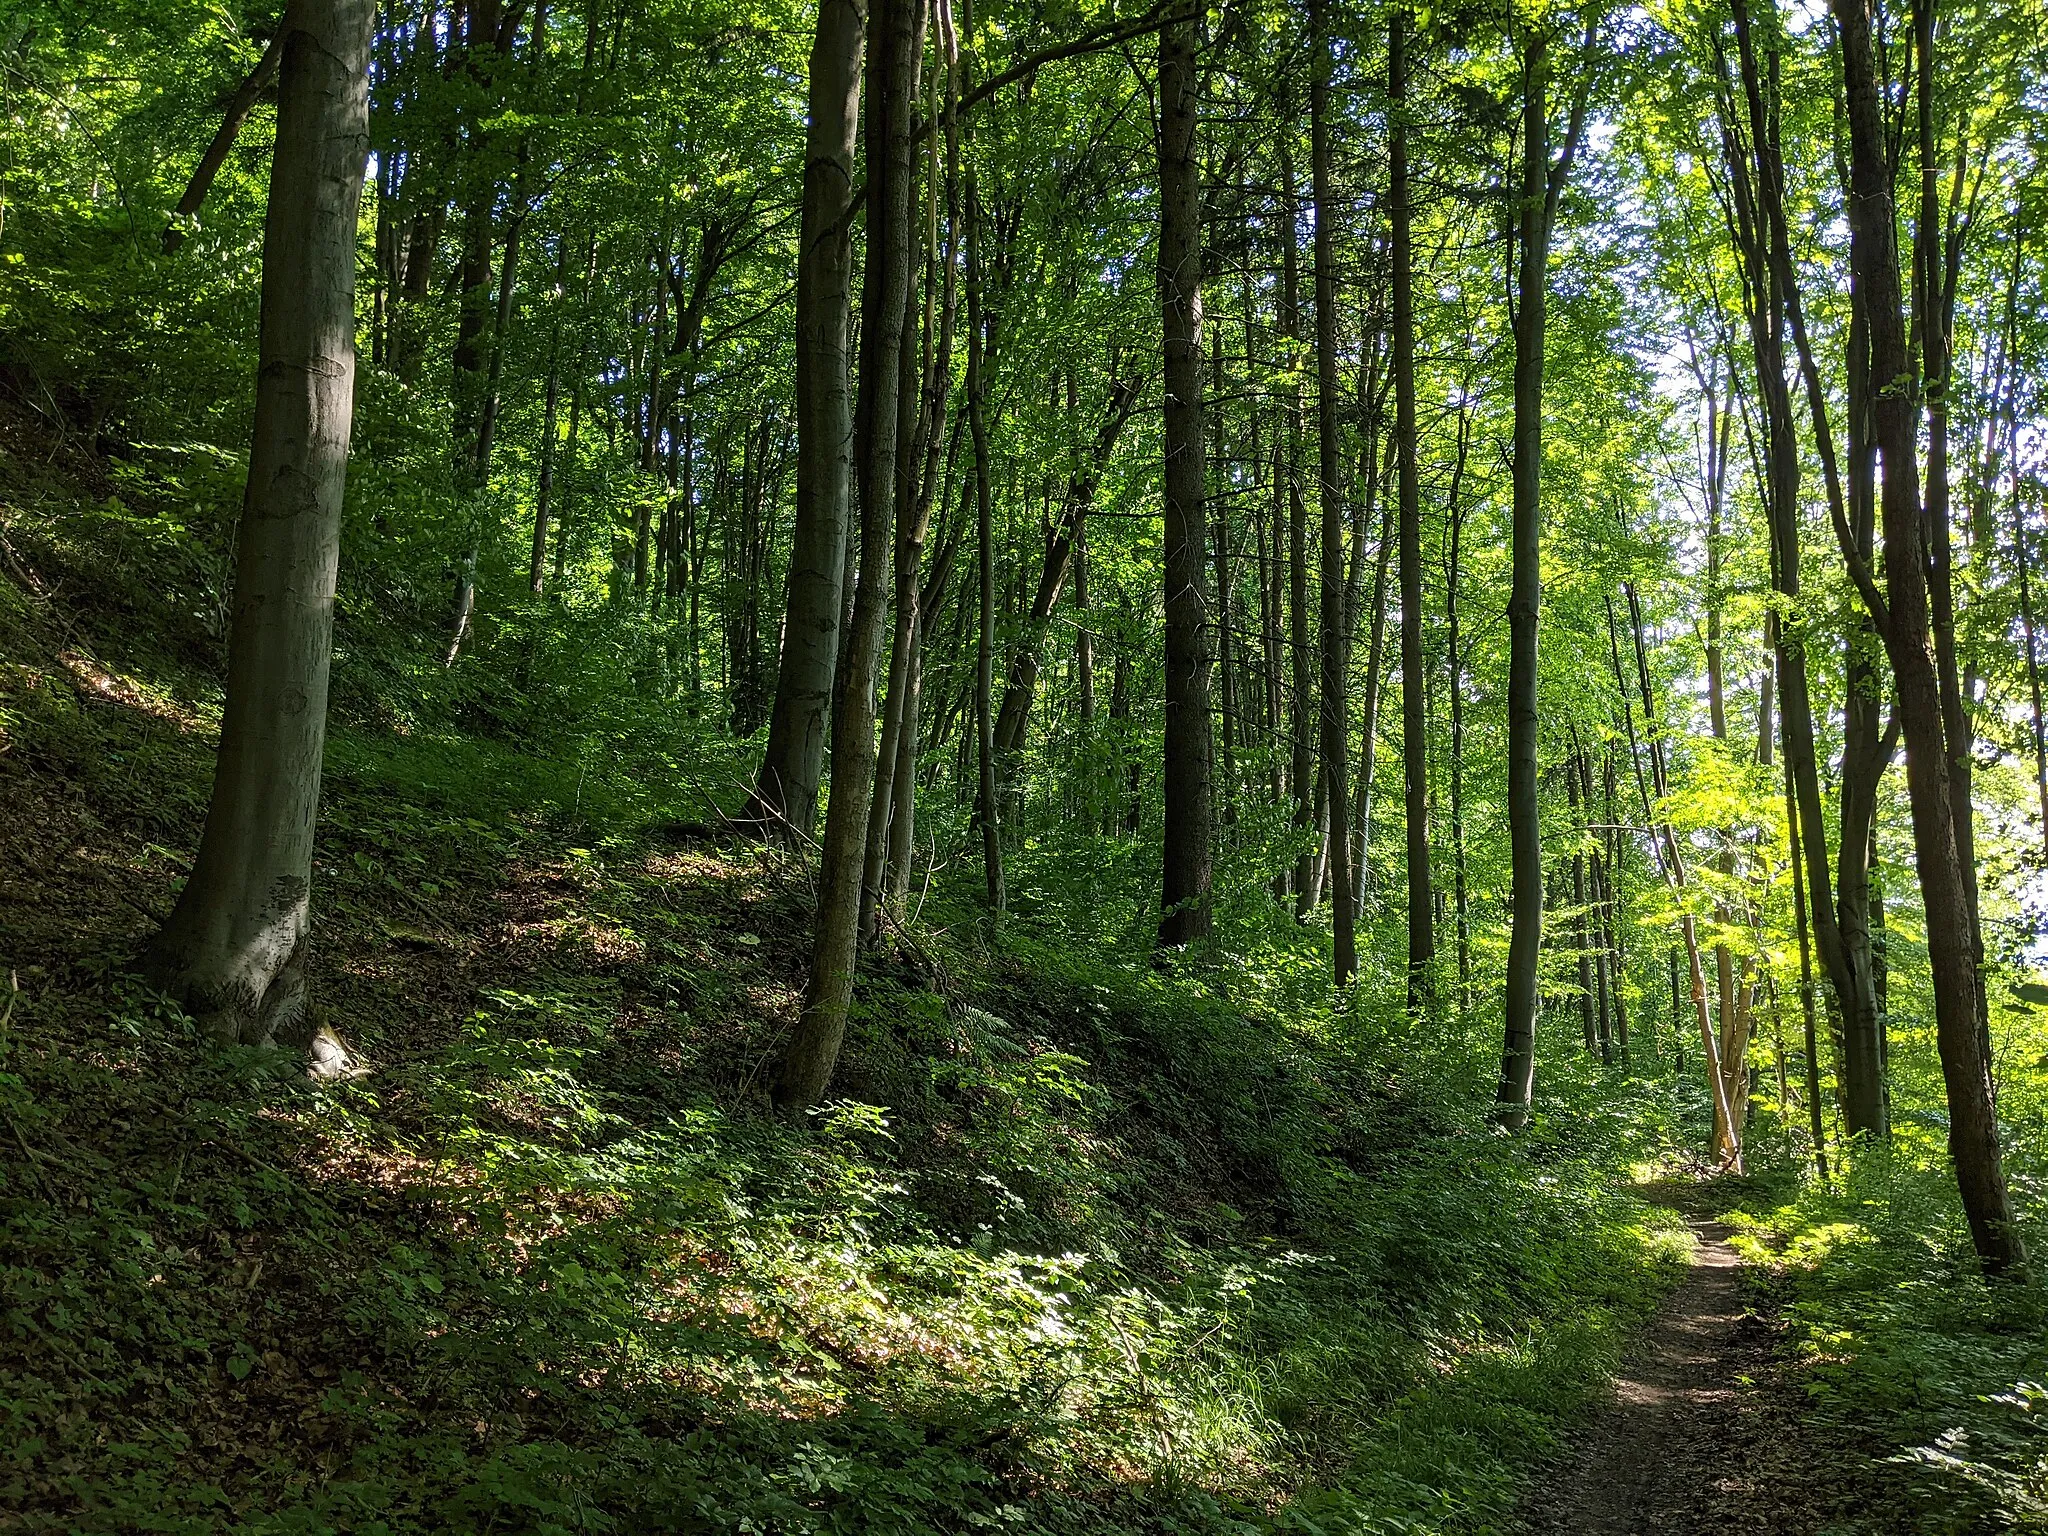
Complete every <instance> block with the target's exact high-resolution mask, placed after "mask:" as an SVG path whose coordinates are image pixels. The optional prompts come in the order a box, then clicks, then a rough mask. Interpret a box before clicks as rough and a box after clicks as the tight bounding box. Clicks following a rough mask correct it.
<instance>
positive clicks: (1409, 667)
mask: <svg viewBox="0 0 2048 1536" xmlns="http://www.w3.org/2000/svg"><path fill="white" fill-rule="evenodd" d="M1407 113H1408V13H1407V12H1406V11H1405V10H1403V9H1401V8H1400V7H1399V6H1396V7H1395V8H1394V10H1393V11H1392V12H1391V13H1390V14H1389V16H1388V21H1387V142H1388V148H1387V164H1388V189H1387V202H1388V205H1389V207H1390V208H1391V210H1392V219H1393V246H1394V249H1393V258H1394V443H1395V448H1394V453H1395V458H1396V461H1397V463H1398V465H1399V472H1398V478H1399V484H1400V497H1401V758H1402V765H1403V768H1404V770H1405V771H1404V774H1403V780H1404V783H1405V785H1406V788H1407V816H1408V1011H1409V1012H1410V1013H1412V1014H1416V1015H1421V1014H1423V1013H1426V1012H1427V1011H1429V1009H1430V1008H1431V1007H1433V1006H1434V1003H1435V986H1436V911H1435V905H1436V894H1435V888H1434V882H1433V881H1432V880H1431V878H1430V867H1429V860H1430V840H1429V740H1428V729H1429V722H1428V718H1427V715H1426V713H1425V709H1424V705H1425V702H1426V700H1425V695H1424V690H1425V686H1426V685H1425V683H1424V681H1423V676H1424V662H1423V654H1422V483H1421V475H1420V468H1419V465H1418V463H1417V454H1416V443H1415V275H1414V264H1415V259H1414V251H1413V241H1412V237H1411V233H1410V227H1409V226H1410V221H1411V213H1410V209H1409V190H1408V120H1407Z"/></svg>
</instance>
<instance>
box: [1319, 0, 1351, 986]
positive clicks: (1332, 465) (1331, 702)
mask: <svg viewBox="0 0 2048 1536" xmlns="http://www.w3.org/2000/svg"><path fill="white" fill-rule="evenodd" d="M1325 11H1326V6H1325V4H1324V3H1323V0H1317V3H1316V4H1314V5H1313V6H1312V8H1311V10H1310V18H1311V19H1310V23H1309V25H1310V28H1311V30H1312V31H1313V32H1314V35H1315V61H1314V63H1313V65H1312V66H1311V69H1310V75H1309V177H1310V183H1311V187H1312V190H1313V193H1314V197H1315V285H1316V447H1317V453H1316V461H1317V475H1316V480H1317V486H1316V491H1317V501H1318V504H1319V506H1320V508H1321V511H1322V525H1323V526H1322V619H1323V643H1322V663H1323V667H1322V672H1323V679H1322V681H1323V689H1322V738H1323V741H1322V745H1323V763H1322V768H1323V783H1324V793H1325V795H1326V796H1327V801H1328V810H1327V822H1326V825H1327V826H1328V828H1329V832H1328V834H1327V848H1328V852H1327V857H1328V860H1329V884H1330V927H1331V931H1332V934H1333V940H1334V942H1333V946H1332V967H1333V970H1334V972H1335V976H1336V982H1337V985H1338V986H1340V987H1342V986H1345V985H1347V984H1349V983H1350V982H1351V981H1352V980H1354V979H1355V978H1356V977H1357V975H1358V942H1357V939H1356V937H1355V932H1354V927H1353V924H1354V921H1355V916H1356V914H1355V912H1354V909H1353V907H1352V904H1351V840H1350V837H1349V836H1348V830H1349V828H1350V825H1351V818H1350V815H1349V813H1348V805H1349V799H1348V795H1347V790H1348V779H1349V774H1350V762H1349V758H1350V753H1349V752H1348V751H1347V750H1346V749H1347V745H1348V739H1349V736H1350V730H1349V719H1350V709H1349V707H1348V705H1349V699H1348V697H1347V690H1346V686H1345V685H1346V684H1347V683H1348V681H1349V677H1348V673H1349V672H1350V670H1351V646H1350V644H1349V640H1350V636H1349V634H1348V633H1347V630H1346V626H1345V611H1344V607H1345V604H1344V596H1345V594H1344V497H1343V487H1342V483H1341V481H1342V476H1343V469H1342V467H1341V465H1342V460H1341V458H1340V456H1339V450H1338V439H1337V412H1338V409H1339V405H1338V390H1337V271H1336V240H1335V236H1334V226H1335V224H1336V219H1337V202H1336V199H1335V197H1334V196H1333V195H1332V189H1331V185H1330V122H1329V118H1330V46H1331V44H1330V38H1329V37H1328V35H1327V34H1326V31H1325V26H1324V22H1325Z"/></svg>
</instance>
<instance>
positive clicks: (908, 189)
mask: <svg viewBox="0 0 2048 1536" xmlns="http://www.w3.org/2000/svg"><path fill="white" fill-rule="evenodd" d="M924 13H925V6H924V0H879V3H877V4H876V5H875V7H874V9H873V11H872V12H871V14H872V16H873V19H874V31H875V48H874V51H873V53H872V55H871V56H870V58H869V60H868V70H867V72H868V122H867V156H866V171H867V227H868V232H869V238H868V256H867V267H866V271H865V272H864V274H863V279H862V287H861V336H860V399H859V406H858V409H857V412H856V416H855V431H854V467H855V480H856V483H857V485H858V489H859V495H860V569H859V573H858V575H857V578H856V587H855V591H854V599H853V621H852V627H851V630H850V633H849V641H850V643H849V645H848V647H847V653H846V668H847V675H846V677H845V678H844V679H843V682H844V686H843V687H842V688H841V689H840V691H839V699H838V706H837V709H836V711H835V718H834V719H833V722H832V740H833V752H832V791H831V798H830V802H829V804H828V806H827V808H826V815H825V846H824V851H823V854H822V856H821V857H820V859H819V862H818V916H817V926H816V931H815V933H814V935H813V938H812V942H811V972H810V977H809V979H808V981H807V982H806V984H805V987H804V1007H803V1012H802V1014H800V1015H799V1016H798V1019H797V1025H796V1029H795V1031H794V1032H793V1033H792V1034H791V1036H790V1041H789V1045H788V1048H787V1049H786V1050H785V1052H784V1054H783V1058H782V1066H781V1071H780V1072H779V1074H778V1075H777V1078H776V1083H775V1100H776V1103H777V1105H778V1106H779V1107H780V1108H782V1109H783V1110H784V1111H785V1112H788V1111H794V1110H803V1109H808V1108H810V1107H811V1106H812V1105H814V1104H816V1103H817V1102H818V1101H819V1100H820V1099H821V1098H823V1097H824V1094H825V1089H826V1087H827V1086H828V1085H829V1084H830V1082H831V1080H832V1072H833V1068H834V1067H835V1066H836V1065H837V1063H838V1060H839V1047H840V1043H841V1042H842V1041H843V1040H844V1038H845V1035H846V1014H847V1008H848V1006H849V1004H850V1003H851V1002H852V1000H853V977H854V969H855V966H856V965H857V963H858V957H859V952H860V950H859V942H858V939H859V922H860V886H861V872H862V867H863V864H864V862H865V855H866V851H867V822H868V812H869V809H870V804H871V796H872V794H873V791H874V779H875V667H876V661H877V659H878V657H879V654H880V650H881V638H882V620H883V618H884V617H885V615H886V614H887V612H888V604H889V562H890V554H891V550H890V544H891V533H892V524H893V520H894V517H895V512H896V495H897V473H896V468H897V451H898V446H899V445H898V440H897V420H898V412H899V410H900V408H901V405H902V378H901V369H902V364H903V349H902V339H903V327H904V320H905V310H906V307H907V305H906V300H907V297H908V289H909V285H910V271H911V265H912V263H911V249H912V247H911V232H910V223H911V220H910V213H911V208H912V207H913V206H914V203H915V196H914V193H915V188H916V181H917V174H916V155H915V150H914V145H915V140H914V139H913V138H912V136H911V124H912V120H913V117H914V109H915V106H916V103H917V76H918V58H919V55H920V54H921V53H922V51H923V49H922V45H923V36H924Z"/></svg>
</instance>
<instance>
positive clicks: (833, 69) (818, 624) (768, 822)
mask: <svg viewBox="0 0 2048 1536" xmlns="http://www.w3.org/2000/svg"><path fill="white" fill-rule="evenodd" d="M865 17H866V13H865V11H864V10H863V8H862V7H861V6H860V5H858V4H857V3H855V0H819V6H818V30H817V37H816V39H815V41H814V42H813V44H812V47H811V61H810V89H809V114H810V115H809V127H808V128H807V129H806V131H805V140H804V180H803V210H802V215H801V227H800V230H799V233H798V236H797V269H796V289H797V292H796V356H797V365H796V430H797V468H796V528H795V531H794V533H793V534H792V535H791V542H790V552H789V601H788V607H787V611H786V616H785V619H784V622H783V626H782V663H781V666H780V667H779V668H778V669H777V671H776V674H775V700H774V703H773V704H772V705H771V706H770V709H769V716H768V745H767V748H766V750H765V751H764V752H763V754H762V757H761V770H760V773H759V774H758V776H757V777H756V778H755V781H754V789H753V792H752V794H751V795H750V796H749V798H748V802H747V806H746V809H745V810H744V811H743V812H742V813H741V815H740V818H739V819H740V821H741V822H742V823H745V824H750V825H752V826H754V827H756V828H758V829H759V830H761V831H763V832H766V833H769V834H773V835H783V836H789V837H797V838H807V837H809V836H810V834H811V829H812V828H813V827H814V826H815V825H816V824H817V818H818V778H819V775H820V773H821V772H822V771H823V768H824V761H825V713H826V710H827V708H828V706H829V704H830V702H831V700H832V696H833V690H832V678H833V670H834V667H835V665H836V664H837V661H838V657H839V618H840V614H839V608H840V600H841V595H842V584H843V582H844V580H845V569H846V542H847V523H848V519H847V499H848V487H849V482H850V479H851V473H850V471H851V465H850V463H849V460H848V448H849V445H850V443H851V439H852V433H853V420H852V409H851V401H850V400H849V398H848V396H849V383H848V374H847V347H848V336H847V328H848V323H849V321H848V314H847V301H848V297H849V295H850V293H851V291H852V285H853V227H852V226H853V218H852V213H853V209H852V203H853V141H854V131H855V126H856V124H857V121H858V119H859V117H860V65H861V48H862V42H863V36H862V34H863V29H864V27H865Z"/></svg>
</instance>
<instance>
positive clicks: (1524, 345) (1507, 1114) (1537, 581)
mask: <svg viewBox="0 0 2048 1536" xmlns="http://www.w3.org/2000/svg"><path fill="white" fill-rule="evenodd" d="M1521 54H1522V61H1521V62H1522V169H1521V187H1520V194H1519V197H1518V199H1517V203H1518V206H1517V210H1516V221H1515V231H1516V255H1517V260H1518V268H1517V272H1516V279H1515V301H1516V302H1515V313H1514V323H1513V330H1514V343H1515V369H1514V389H1515V438H1514V453H1513V461H1512V475H1511V478H1512V481H1513V496H1512V506H1513V516H1512V522H1513V529H1512V533H1511V535H1510V543H1511V547H1512V556H1513V562H1512V563H1513V572H1514V575H1513V581H1512V585H1511V589H1510V593H1509V597H1508V699H1507V706H1508V787H1507V812H1508V861H1509V866H1510V871H1511V891H1510V895H1509V898H1508V904H1509V915H1510V922H1511V925H1512V926H1511V931H1510V934H1509V938H1508V966H1507V978H1506V987H1505V989H1504V1003H1505V1013H1506V1018H1505V1027H1504V1032H1503V1044H1502V1048H1501V1071H1500V1087H1499V1088H1498V1090H1497V1091H1496V1093H1495V1101H1496V1109H1495V1114H1496V1118H1498V1119H1499V1120H1500V1122H1501V1123H1502V1124H1503V1125H1505V1126H1507V1127H1508V1128H1509V1129H1511V1130H1516V1129H1520V1128H1521V1127H1522V1126H1523V1125H1524V1124H1526V1123H1527V1121H1528V1118H1529V1105H1530V1101H1531V1099H1532V1097H1533V1095H1534V1093H1535V1087H1536V1019H1537V1016H1538V1014H1540V1013H1541V1011H1542V1006H1543V999H1542V994H1541V991H1540V988H1539V984H1538V979H1537V967H1538V964H1539V962H1540V960H1541V958H1542V953H1543V845H1542V834H1541V830H1540V817H1541V803H1540V800H1539V798H1538V794H1537V771H1538V762H1537V753H1538V748H1539V746H1540V742H1539V718H1538V712H1537V699H1536V690H1537V672H1536V634H1537V625H1538V622H1539V618H1540V614H1541V611H1542V605H1543V568H1542V567H1543V340H1544V335H1543V333H1544V317H1545V314H1546V312H1547V308H1548V302H1547V301H1548V286H1549V279H1548V275H1547V269H1548V267H1549V261H1550V231H1551V225H1552V222H1553V219H1554V216H1555V211H1556V206H1557V198H1558V195H1559V193H1560V192H1561V191H1562V190H1563V183H1564V176H1565V173H1566V172H1567V171H1568V170H1569V169H1570V163H1571V155H1572V149H1573V147H1574V145H1575V144H1576V143H1577V138H1578V132H1579V128H1580V122H1581V118H1582V114H1583V110H1584V109H1583V106H1581V107H1580V108H1579V110H1578V111H1575V112H1574V114H1573V119H1572V127H1571V135H1572V136H1571V140H1570V141H1569V142H1567V144H1566V145H1565V152H1564V155H1563V157H1562V158H1561V159H1560V160H1559V162H1558V164H1557V165H1555V166H1553V165H1552V164H1551V163H1550V103H1549V95H1550V40H1549V38H1548V37H1546V36H1545V35H1544V33H1543V32H1542V31H1541V30H1540V24H1539V26H1538V29H1537V30H1532V31H1531V32H1530V33H1529V34H1528V35H1527V37H1525V38H1524V40H1523V42H1522V48H1521ZM1580 100H1581V102H1583V100H1584V97H1583V95H1582V96H1581V98H1580Z"/></svg>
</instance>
